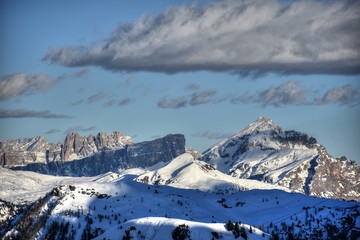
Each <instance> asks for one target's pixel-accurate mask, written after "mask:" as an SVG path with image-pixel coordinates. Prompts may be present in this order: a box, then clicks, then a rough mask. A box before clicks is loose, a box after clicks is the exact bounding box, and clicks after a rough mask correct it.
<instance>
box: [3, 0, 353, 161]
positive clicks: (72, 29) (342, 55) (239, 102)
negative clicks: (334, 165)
mask: <svg viewBox="0 0 360 240" xmlns="http://www.w3.org/2000/svg"><path fill="white" fill-rule="evenodd" d="M358 9H359V2H356V1H325V2H323V1H267V2H263V1H246V0H245V1H220V2H217V1H156V2H154V1H152V2H150V1H137V2H136V3H135V2H134V1H106V2H104V1H91V3H89V2H88V1H68V0H66V1H61V2H49V1H40V0H34V1H20V0H12V1H10V0H5V1H2V2H1V7H0V31H1V36H2V38H1V39H0V52H1V55H0V56H1V58H0V61H1V64H0V127H1V134H0V138H1V140H4V139H8V138H22V137H32V136H37V135H44V136H45V137H46V138H47V139H48V140H49V141H51V142H57V141H62V140H63V139H64V137H65V135H66V133H67V132H69V131H78V132H79V133H80V134H82V135H88V134H90V133H93V134H96V133H97V132H103V131H105V132H108V131H114V130H119V131H121V132H123V133H124V134H126V135H130V136H132V137H134V140H135V141H136V142H138V141H143V140H150V139H153V138H155V137H159V136H163V135H166V134H168V133H183V134H185V136H186V139H187V146H189V147H193V148H195V149H197V150H199V151H204V150H205V149H206V148H208V147H210V146H211V145H212V144H215V143H216V142H218V141H220V140H221V139H222V138H224V137H226V136H229V135H230V134H232V133H235V132H237V131H240V130H241V129H243V128H244V127H246V125H247V124H249V123H251V122H253V121H255V120H256V119H257V118H258V117H259V116H267V117H269V118H271V119H273V121H274V122H275V123H277V124H278V125H280V126H281V127H283V128H284V129H288V130H290V129H294V130H299V131H302V132H306V133H308V134H309V135H311V136H314V137H315V138H316V139H317V140H318V141H319V142H320V143H321V144H323V145H324V146H325V147H326V148H327V149H328V151H329V152H330V153H331V154H333V155H334V156H335V157H340V156H343V155H345V156H347V157H348V158H350V159H354V160H360V150H359V142H360V127H359V122H360V121H359V118H360V117H359V112H360V111H359V110H360V106H359V91H360V81H359V80H360V79H359V78H360V77H359V74H360V50H359V43H358V41H357V39H359V37H360V27H359V24H357V23H359V15H358V13H357V11H358Z"/></svg>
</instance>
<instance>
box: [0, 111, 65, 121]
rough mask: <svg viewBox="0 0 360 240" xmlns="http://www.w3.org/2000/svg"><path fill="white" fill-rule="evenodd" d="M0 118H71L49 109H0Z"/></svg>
mask: <svg viewBox="0 0 360 240" xmlns="http://www.w3.org/2000/svg"><path fill="white" fill-rule="evenodd" d="M0 118H45V119H50V118H71V117H70V116H68V115H64V114H57V113H51V112H49V111H29V110H25V109H17V110H5V109H0Z"/></svg>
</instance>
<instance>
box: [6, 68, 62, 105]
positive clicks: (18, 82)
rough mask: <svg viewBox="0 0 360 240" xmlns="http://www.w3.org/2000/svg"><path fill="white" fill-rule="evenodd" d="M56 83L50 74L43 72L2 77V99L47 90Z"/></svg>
mask: <svg viewBox="0 0 360 240" xmlns="http://www.w3.org/2000/svg"><path fill="white" fill-rule="evenodd" d="M54 84H55V81H53V80H52V79H51V78H49V77H48V76H45V75H43V74H36V75H28V74H26V73H17V74H12V75H7V76H1V77H0V100H6V99H9V98H14V97H18V96H21V95H31V94H35V93H38V92H46V91H47V90H48V89H49V88H50V87H51V86H52V85H54Z"/></svg>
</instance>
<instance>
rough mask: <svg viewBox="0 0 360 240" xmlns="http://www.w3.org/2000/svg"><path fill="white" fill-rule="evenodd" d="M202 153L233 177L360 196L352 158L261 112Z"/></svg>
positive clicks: (327, 194) (319, 192)
mask: <svg viewBox="0 0 360 240" xmlns="http://www.w3.org/2000/svg"><path fill="white" fill-rule="evenodd" d="M201 159H202V160H203V161H205V162H207V163H209V164H212V165H213V166H214V167H215V168H216V169H217V170H219V171H221V172H223V173H226V174H229V175H230V176H233V177H236V178H244V179H245V178H246V179H256V180H260V181H263V182H267V183H272V184H274V185H279V186H283V187H287V188H289V189H291V190H293V191H296V192H300V193H305V194H307V195H311V196H317V197H327V198H338V199H346V200H357V201H359V200H360V167H359V166H358V165H357V164H356V163H355V162H354V161H349V160H347V159H346V158H345V157H342V158H340V159H337V158H334V157H332V156H331V155H329V154H328V153H327V151H326V149H325V147H324V146H322V145H321V144H319V143H317V141H316V139H315V138H313V137H309V136H308V135H307V134H304V133H300V132H297V131H293V130H291V131H284V130H283V129H282V128H280V127H279V126H277V125H276V124H275V123H273V121H272V120H270V119H268V118H266V117H260V118H259V119H258V120H257V121H256V122H254V123H252V124H250V125H249V126H248V127H246V128H245V129H244V130H242V131H240V132H239V133H237V134H235V135H234V136H232V137H229V138H227V139H224V140H222V141H221V142H219V143H218V144H216V145H214V146H213V147H211V148H210V149H208V150H206V151H205V152H204V153H203V157H202V158H201Z"/></svg>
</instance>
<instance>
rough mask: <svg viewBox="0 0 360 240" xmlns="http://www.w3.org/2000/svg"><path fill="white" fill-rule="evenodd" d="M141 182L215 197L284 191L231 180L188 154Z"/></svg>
mask: <svg viewBox="0 0 360 240" xmlns="http://www.w3.org/2000/svg"><path fill="white" fill-rule="evenodd" d="M136 180H137V181H139V182H143V183H146V184H152V185H156V186H158V185H168V186H172V187H176V188H185V189H197V190H201V191H205V192H206V191H207V192H215V193H225V194H229V193H235V192H238V191H244V190H250V189H281V190H284V191H289V190H288V189H287V188H284V187H280V186H274V185H271V184H268V183H264V182H260V181H256V180H249V179H239V178H234V177H231V176H229V175H227V174H224V173H222V172H220V171H218V170H216V169H215V168H214V167H213V166H212V165H210V164H207V163H205V162H203V161H199V160H197V159H195V158H194V157H193V156H192V155H191V154H190V153H184V154H182V155H180V156H178V157H177V158H175V159H174V160H172V161H171V162H169V163H168V164H167V165H166V166H164V167H162V168H159V169H156V170H153V171H150V172H147V173H145V174H142V175H140V176H139V177H138V178H136Z"/></svg>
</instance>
